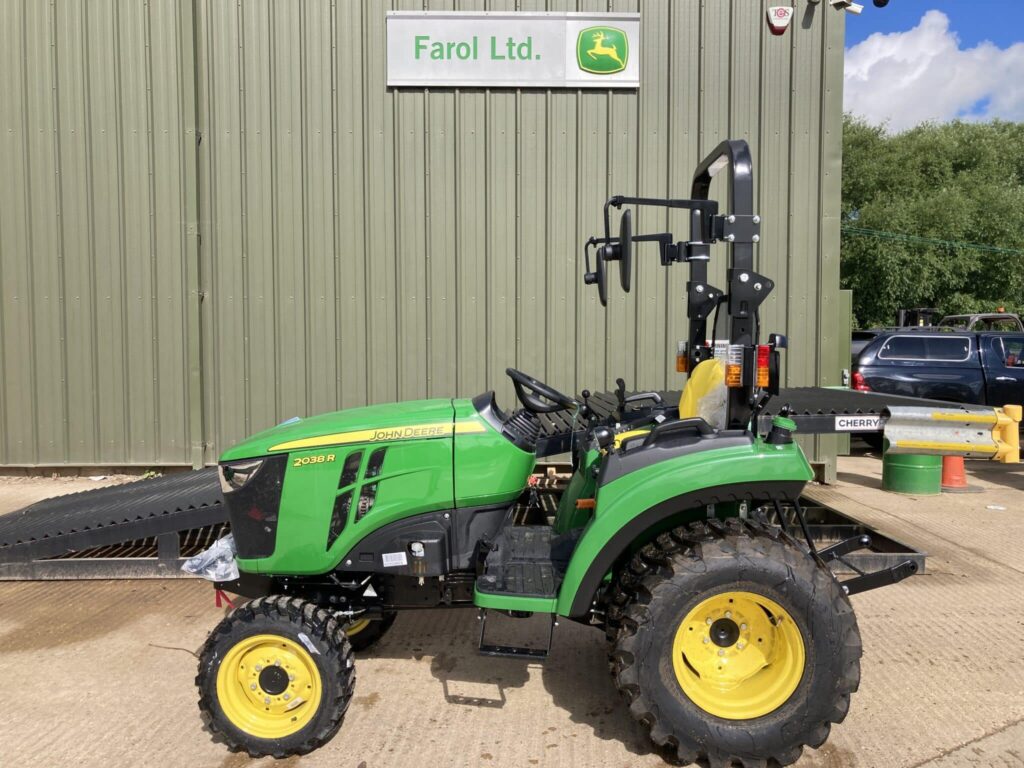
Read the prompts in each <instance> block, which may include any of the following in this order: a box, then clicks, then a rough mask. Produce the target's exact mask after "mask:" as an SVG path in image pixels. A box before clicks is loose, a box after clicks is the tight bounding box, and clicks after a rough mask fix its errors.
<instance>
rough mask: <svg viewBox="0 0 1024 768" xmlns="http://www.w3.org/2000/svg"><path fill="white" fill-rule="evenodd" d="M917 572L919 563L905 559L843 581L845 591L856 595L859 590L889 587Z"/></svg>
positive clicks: (865, 590)
mask: <svg viewBox="0 0 1024 768" xmlns="http://www.w3.org/2000/svg"><path fill="white" fill-rule="evenodd" d="M915 573H917V563H915V562H914V561H913V560H905V561H903V562H902V563H900V564H899V565H894V566H893V567H892V568H883V569H882V570H881V571H875V572H874V573H865V574H864V575H863V576H856V577H854V578H852V579H847V580H846V581H844V582H841V584H842V587H843V591H844V592H846V594H848V595H856V594H857V593H858V592H867V591H868V590H869V589H878V588H879V587H887V586H889V585H890V584H895V583H896V582H898V581H903V580H904V579H905V578H907V577H908V576H913V575H914V574H915Z"/></svg>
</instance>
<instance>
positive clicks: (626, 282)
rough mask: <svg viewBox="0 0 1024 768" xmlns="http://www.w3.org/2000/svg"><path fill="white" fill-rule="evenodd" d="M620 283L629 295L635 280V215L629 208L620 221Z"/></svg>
mask: <svg viewBox="0 0 1024 768" xmlns="http://www.w3.org/2000/svg"><path fill="white" fill-rule="evenodd" d="M618 249H619V282H621V283H622V290H624V291H625V292H626V293H629V289H630V285H631V283H632V280H633V213H632V211H630V210H629V208H627V209H626V210H624V211H623V212H622V219H621V220H620V221H619V243H618Z"/></svg>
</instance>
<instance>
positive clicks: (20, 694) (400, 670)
mask: <svg viewBox="0 0 1024 768" xmlns="http://www.w3.org/2000/svg"><path fill="white" fill-rule="evenodd" d="M969 467H970V470H969V471H970V475H971V477H970V481H971V483H972V484H973V485H976V486H978V487H981V488H983V489H984V492H983V493H978V494H965V495H945V494H944V495H942V496H941V497H907V496H897V495H893V494H889V493H884V492H882V491H881V490H880V489H879V485H880V476H881V465H880V463H879V462H878V460H877V459H875V458H873V457H870V456H857V457H852V458H846V459H841V461H840V473H839V484H838V485H837V486H834V487H832V488H828V489H817V491H816V493H817V494H818V496H819V498H820V499H822V500H825V501H826V502H827V503H829V504H831V505H833V506H835V507H837V508H839V509H841V510H842V511H846V512H847V513H852V514H854V515H855V516H856V517H858V518H859V519H861V520H863V521H864V522H867V523H869V524H871V525H873V526H875V527H877V528H879V529H880V530H881V531H883V532H885V533H887V534H889V535H890V536H893V537H894V538H896V539H898V540H901V541H903V542H904V543H906V544H910V545H911V546H914V547H915V548H917V549H921V550H924V551H925V552H927V553H928V555H929V559H928V566H927V570H928V573H927V574H926V575H923V576H918V577H914V578H912V579H910V580H908V581H906V582H903V583H902V584H899V585H897V586H893V587H888V588H885V589H881V590H878V591H875V592H869V593H865V594H862V595H858V596H856V597H855V598H854V599H853V600H854V605H855V607H856V609H857V615H858V618H859V621H860V628H861V633H862V635H863V639H864V661H863V678H862V683H861V689H860V692H859V693H858V694H857V695H856V696H854V699H853V704H852V706H851V710H850V715H849V717H848V718H847V720H846V722H845V723H843V724H842V725H840V726H838V727H835V728H834V729H833V731H832V736H831V738H830V739H829V741H828V742H827V743H826V744H825V746H824V747H822V749H820V750H817V751H812V750H808V751H807V752H805V755H804V757H803V758H802V760H801V761H800V763H799V765H800V766H805V767H807V768H809V767H811V766H819V767H821V768H825V767H827V768H868V767H869V766H870V767H871V768H875V767H877V768H924V766H928V768H953V767H954V766H986V767H988V766H998V767H1000V768H1007V767H1009V766H1024V662H1022V661H1021V640H1022V637H1024V562H1022V558H1021V555H1020V552H1021V546H1022V544H1021V542H1022V541H1024V466H1001V465H988V464H982V463H978V462H969ZM101 482H103V481H93V480H89V479H88V478H76V479H74V480H69V479H57V480H39V479H30V478H4V479H2V480H0V512H5V511H11V510H13V509H17V508H19V507H21V506H23V505H25V504H27V503H30V502H31V501H33V500H35V499H39V498H45V497H47V496H50V495H55V494H57V493H67V492H72V491H76V490H82V489H83V488H85V487H94V486H96V485H98V484H100V483H101ZM222 614H223V609H217V608H215V607H214V603H213V595H212V590H211V589H210V588H209V586H208V585H206V584H205V583H201V582H199V581H192V580H163V581H136V582H96V581H93V582H37V583H12V582H7V583H0V680H2V681H3V684H4V689H5V691H6V692H7V696H8V704H7V705H5V706H4V707H3V710H2V712H3V713H2V715H0V738H2V741H0V744H2V746H0V766H8V765H9V766H15V765H23V764H31V765H33V766H38V767H40V768H41V767H44V766H70V765H75V766H105V767H106V766H185V765H187V766H190V767H203V766H210V767H211V768H241V767H242V766H249V765H254V766H271V765H273V766H277V767H278V768H282V767H283V766H288V767H289V768H292V767H293V766H303V768H307V767H308V768H315V767H316V766H332V767H341V768H404V767H406V766H409V767H410V768H411V767H413V766H415V768H422V766H436V767H438V768H440V767H442V766H444V767H447V766H486V767H488V768H492V767H493V768H499V767H500V766H509V767H512V766H515V768H524V767H529V766H574V767H581V766H603V767H604V766H606V767H608V768H618V767H622V768H626V767H632V766H664V765H665V763H664V762H663V761H662V760H661V758H660V757H658V756H657V755H656V754H655V753H653V752H652V751H651V749H650V748H649V746H648V742H647V739H646V736H645V734H644V732H643V731H642V729H641V728H640V726H638V725H636V724H635V723H634V722H633V721H632V720H631V718H630V716H629V714H628V713H627V711H626V708H625V706H624V705H623V703H622V702H621V701H620V699H619V697H618V694H617V693H616V691H615V688H614V686H613V684H612V681H611V678H610V676H609V674H608V671H607V667H606V663H605V645H604V641H603V638H602V635H601V633H600V632H598V631H596V630H593V629H589V628H587V627H583V626H579V625H576V624H574V623H572V622H562V623H561V625H560V626H559V627H558V629H557V630H556V632H555V644H554V648H553V649H552V653H551V656H550V658H549V659H548V661H547V663H546V664H543V665H541V664H535V663H526V662H524V661H520V660H508V659H491V658H484V657H481V656H479V655H477V653H476V641H477V631H478V623H477V620H476V614H475V612H474V611H473V610H453V611H424V612H419V613H406V614H403V615H401V616H399V618H398V621H397V622H396V623H395V625H394V628H393V629H392V630H391V631H390V633H389V634H388V635H387V636H385V638H384V639H383V640H382V641H381V642H380V644H379V645H378V646H377V647H376V648H374V649H373V650H371V651H369V652H367V653H365V654H363V655H362V657H361V658H359V659H358V661H357V675H358V682H357V686H356V697H355V700H354V702H353V704H352V707H351V709H350V710H349V713H348V715H347V717H346V720H345V723H344V725H343V726H342V730H341V732H340V733H339V734H338V736H337V737H336V738H335V739H334V740H333V741H332V742H331V743H329V744H328V745H327V746H325V747H323V748H322V749H321V750H319V751H318V752H316V753H314V754H311V755H308V756H305V757H302V758H293V759H290V760H285V761H280V762H275V761H273V760H269V759H266V760H262V761H250V760H248V759H247V758H245V757H242V756H240V755H233V754H230V753H228V752H227V751H226V750H225V748H224V747H223V746H222V745H220V744H217V743H214V742H213V741H212V740H211V737H210V735H209V734H208V733H206V732H205V731H204V730H203V729H202V726H201V723H200V720H199V716H198V712H197V709H196V692H195V688H194V686H193V682H192V681H193V677H194V675H195V666H196V661H195V658H194V654H195V651H196V649H198V648H199V646H200V644H201V643H202V642H203V640H204V638H205V636H206V633H207V631H208V630H209V629H210V628H211V627H212V626H213V625H214V624H215V623H216V622H217V621H218V619H219V618H220V616H221V615H222ZM535 620H536V619H533V620H531V621H535ZM506 621H507V622H511V621H512V620H506ZM528 628H529V627H527V629H528ZM493 629H494V630H495V631H496V632H502V631H507V630H508V629H509V627H508V626H507V625H498V624H497V623H495V626H494V627H493ZM533 629H535V630H536V631H537V632H538V633H539V632H540V631H541V630H542V625H541V624H535V625H534V627H533ZM490 630H491V627H490V626H489V628H488V631H489V632H490ZM516 631H524V628H523V626H517V627H516Z"/></svg>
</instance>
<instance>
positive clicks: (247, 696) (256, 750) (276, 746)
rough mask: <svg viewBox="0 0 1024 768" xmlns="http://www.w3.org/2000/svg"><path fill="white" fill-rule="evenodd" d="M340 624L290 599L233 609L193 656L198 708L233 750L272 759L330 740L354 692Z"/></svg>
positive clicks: (262, 600)
mask: <svg viewBox="0 0 1024 768" xmlns="http://www.w3.org/2000/svg"><path fill="white" fill-rule="evenodd" d="M355 680H356V676H355V667H354V665H353V660H352V647H351V645H350V644H349V641H348V638H347V637H346V636H345V625H344V624H343V623H342V622H339V621H338V620H337V619H336V618H334V617H333V616H332V615H331V614H330V613H328V612H327V611H325V610H323V609H322V608H318V607H317V606H316V605H315V604H313V603H309V602H305V601H303V600H300V599H298V598H294V597H280V596H271V597H261V598H259V599H257V600H253V601H252V602H249V603H245V604H244V605H241V606H239V607H238V608H236V609H235V610H234V611H232V612H231V613H230V614H229V615H228V616H226V617H225V618H224V620H223V621H221V623H220V624H218V625H217V626H216V627H215V628H214V630H213V632H211V633H210V636H209V637H208V638H207V640H206V643H205V645H203V648H202V650H201V651H200V654H199V674H198V675H197V676H196V686H197V687H198V688H199V710H200V712H201V713H202V715H203V718H204V720H205V721H206V723H207V725H208V726H209V728H210V730H211V731H212V732H213V733H214V734H217V735H219V736H220V737H221V738H222V739H223V740H224V741H225V743H226V744H227V746H228V749H230V750H231V751H232V752H239V751H244V752H247V753H248V754H249V755H250V756H251V757H264V756H267V755H270V756H272V757H275V758H283V757H288V756H289V755H302V754H306V753H307V752H311V751H312V750H314V749H316V748H317V747H319V746H321V745H322V744H324V743H326V742H327V741H329V740H330V739H331V737H333V736H334V734H335V733H336V732H337V730H338V728H339V727H340V726H341V721H342V719H343V718H344V716H345V711H346V710H347V709H348V705H349V703H350V702H351V700H352V691H353V689H354V687H355Z"/></svg>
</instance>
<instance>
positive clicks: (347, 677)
mask: <svg viewBox="0 0 1024 768" xmlns="http://www.w3.org/2000/svg"><path fill="white" fill-rule="evenodd" d="M257 616H264V617H266V618H267V619H270V620H272V621H281V622H285V623H288V624H291V625H293V626H294V627H296V628H298V629H299V630H300V631H302V632H305V633H306V634H307V635H309V636H310V637H311V638H315V639H317V640H320V641H321V642H322V643H323V644H324V645H326V646H327V647H328V648H329V649H330V650H331V653H332V654H333V655H334V658H335V659H336V661H337V665H338V675H339V680H338V683H339V684H338V686H337V694H336V696H335V697H334V700H333V701H331V702H326V703H324V704H322V705H321V706H326V707H329V708H330V712H331V716H330V717H329V718H327V719H326V720H325V721H324V722H323V723H322V724H321V725H320V727H318V728H317V729H316V730H315V731H314V732H313V733H311V734H309V735H308V736H307V737H306V738H305V739H304V740H303V741H302V742H301V743H300V744H298V745H289V746H288V747H287V748H285V747H284V746H282V745H280V744H276V745H275V742H272V741H269V740H259V741H258V742H249V741H241V740H238V739H237V738H236V737H235V735H234V734H233V733H231V731H229V730H227V729H224V728H222V727H221V726H220V724H219V720H218V717H217V715H216V709H215V706H214V701H213V696H212V695H211V693H210V692H209V691H208V690H207V687H206V686H205V685H204V682H205V680H204V671H206V667H207V664H206V663H205V660H206V659H207V658H208V656H209V655H210V654H211V653H214V652H215V649H216V646H217V644H218V642H219V641H220V640H221V639H222V638H223V637H224V636H226V635H228V634H230V633H231V631H232V629H233V628H234V627H235V626H237V625H238V624H248V623H252V622H253V620H254V619H256V617H257ZM199 659H200V662H199V674H198V675H196V679H195V684H196V687H197V688H198V689H199V711H200V713H201V715H202V717H203V720H204V721H205V722H206V725H207V727H209V729H210V731H211V732H212V733H213V734H215V735H216V736H218V737H219V738H220V739H222V740H223V741H224V743H225V744H226V745H227V748H228V749H229V750H230V751H231V752H245V753H247V754H248V755H249V756H250V757H274V758H277V759H281V758H285V757H289V756H290V755H304V754H307V753H308V752H312V751H313V750H315V749H317V748H318V747H321V746H323V745H324V744H325V743H327V742H328V741H330V739H331V738H332V737H333V736H334V734H335V733H337V731H338V729H339V728H340V727H341V723H342V720H344V717H345V713H346V711H347V710H348V706H349V704H350V703H351V701H352V694H353V691H354V690H355V682H356V675H355V665H354V662H353V650H352V646H351V644H350V643H349V641H348V637H347V636H346V635H345V625H344V623H342V622H340V621H338V620H337V619H336V618H335V617H334V616H333V615H331V614H330V613H329V612H328V611H326V610H324V609H323V608H319V607H317V605H316V604H315V603H311V602H307V601H304V600H302V599H300V598H297V597H287V596H284V595H268V596H266V597H260V598H257V599H255V600H252V601H250V602H248V603H244V604H242V605H240V606H238V607H237V608H235V609H234V610H233V611H232V612H231V613H229V614H228V615H227V616H226V617H225V618H224V620H223V621H221V622H220V624H218V625H217V626H216V627H215V628H214V629H213V631H212V632H210V634H209V636H208V637H207V638H206V642H205V643H204V644H203V647H202V649H201V650H200V652H199ZM214 673H215V671H214Z"/></svg>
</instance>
